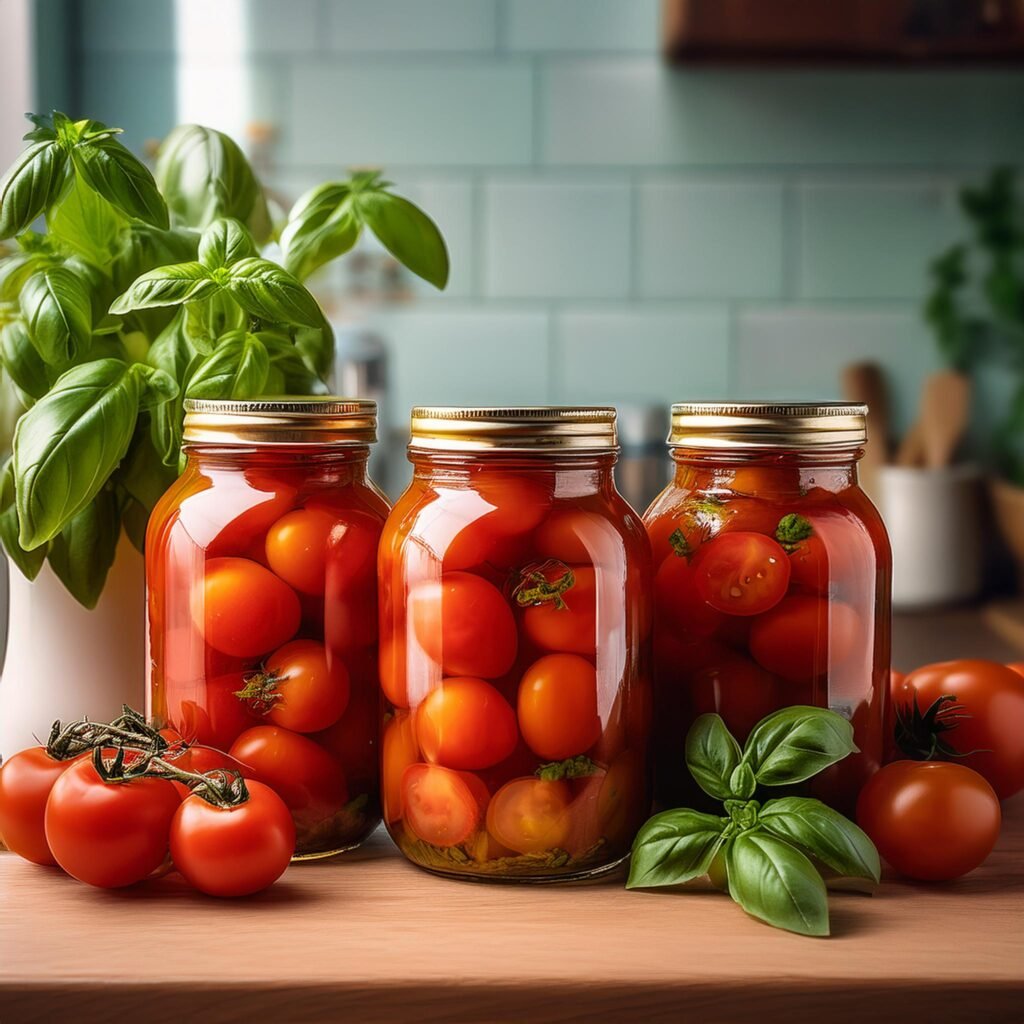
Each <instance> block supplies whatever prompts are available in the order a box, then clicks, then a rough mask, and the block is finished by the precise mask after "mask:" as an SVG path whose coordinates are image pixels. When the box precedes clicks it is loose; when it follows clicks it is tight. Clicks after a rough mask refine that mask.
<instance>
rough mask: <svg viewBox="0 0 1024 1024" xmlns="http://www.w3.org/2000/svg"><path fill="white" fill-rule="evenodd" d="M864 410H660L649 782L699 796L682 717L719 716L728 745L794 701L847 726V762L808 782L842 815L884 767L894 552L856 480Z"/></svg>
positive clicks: (653, 514)
mask: <svg viewBox="0 0 1024 1024" xmlns="http://www.w3.org/2000/svg"><path fill="white" fill-rule="evenodd" d="M865 413H866V408H865V407H864V406H861V405H846V404H824V405H800V404H768V403H732V402H727V403H704V402H701V403H683V404H680V405H675V406H673V407H672V430H671V434H670V436H669V448H670V450H671V454H672V459H673V460H674V462H675V476H674V479H673V481H672V482H671V483H670V484H669V486H668V487H667V488H666V489H665V490H664V491H663V492H662V493H661V495H659V497H658V498H656V499H655V501H654V503H653V504H652V505H651V507H650V508H649V509H648V510H647V512H646V514H645V516H644V521H645V523H646V524H647V530H648V533H649V534H650V538H651V546H652V550H653V554H654V570H655V579H654V601H655V626H654V651H655V655H654V657H655V670H654V679H655V722H656V742H655V747H656V755H655V757H656V770H655V778H656V788H657V796H658V799H659V800H660V801H662V802H664V803H666V804H669V805H678V804H680V803H685V802H688V801H692V800H694V799H696V793H695V786H694V784H693V782H692V780H691V779H690V778H689V776H688V773H687V771H686V768H685V765H684V761H683V742H684V739H685V736H686V732H687V729H688V728H689V726H690V724H691V723H692V721H693V720H694V719H695V718H696V717H697V716H698V715H701V714H704V713H707V712H716V713H718V714H719V715H721V716H722V718H723V719H724V721H725V723H726V725H727V726H728V727H729V729H730V730H731V731H732V732H733V734H734V735H735V736H736V738H737V740H739V742H740V743H743V741H744V740H745V739H746V736H747V734H748V733H749V732H750V730H751V728H752V727H753V726H754V725H755V724H756V723H757V722H758V721H760V719H762V718H763V717H764V716H765V715H768V714H770V713H771V712H773V711H775V710H778V709H779V708H781V707H786V706H789V705H793V704H811V705H817V706H821V707H828V708H831V709H832V710H833V711H836V712H838V713H839V714H841V715H843V716H844V717H845V718H847V719H849V720H850V721H851V722H852V724H853V729H854V738H855V741H856V743H857V745H858V747H859V748H860V753H859V754H856V755H853V756H851V757H849V758H847V759H845V760H844V761H841V762H840V763H839V764H837V765H835V766H833V767H832V768H831V769H829V770H828V771H826V772H825V773H823V774H822V775H821V776H818V777H817V778H815V779H814V780H813V781H812V788H813V791H814V793H815V795H818V796H820V797H822V798H823V799H826V800H827V801H828V802H829V803H832V804H833V805H835V806H838V807H842V808H845V809H851V808H852V805H853V802H854V800H855V799H856V796H857V793H858V791H859V789H860V787H861V785H862V784H863V782H864V781H866V779H867V778H868V776H869V775H870V774H871V773H872V772H873V771H874V770H876V769H877V768H878V766H879V765H880V764H881V762H882V758H883V754H884V751H885V747H886V746H887V742H886V736H885V721H886V710H887V702H888V699H889V693H888V674H889V655H890V650H889V644H890V586H891V555H890V551H889V542H888V538H887V537H886V533H885V528H884V526H883V525H882V520H881V518H880V516H879V514H878V512H877V511H876V510H875V508H874V506H873V505H872V504H871V502H870V501H869V500H868V498H867V497H866V495H865V494H864V492H863V491H862V490H861V489H860V487H859V486H858V483H857V460H858V459H859V458H860V456H861V454H862V449H863V445H864V443H865V440H866V427H865Z"/></svg>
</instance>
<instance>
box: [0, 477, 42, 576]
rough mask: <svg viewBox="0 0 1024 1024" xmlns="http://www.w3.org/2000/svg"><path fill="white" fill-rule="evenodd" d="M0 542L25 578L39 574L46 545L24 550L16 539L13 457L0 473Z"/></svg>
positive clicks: (16, 512)
mask: <svg viewBox="0 0 1024 1024" xmlns="http://www.w3.org/2000/svg"><path fill="white" fill-rule="evenodd" d="M0 542H2V543H3V546H4V550H5V551H6V552H7V557H8V558H9V559H10V560H11V561H12V562H13V563H14V564H15V565H16V566H17V567H18V568H19V569H20V570H21V574H22V575H23V576H24V577H25V578H26V579H30V580H34V579H35V578H36V577H37V576H38V575H39V570H40V569H41V568H42V567H43V562H45V561H46V550H47V546H46V545H45V544H43V545H42V546H41V547H38V548H35V549H34V550H32V551H26V550H25V549H24V548H23V547H22V546H21V544H20V543H19V541H18V509H17V507H16V499H15V486H14V460H13V458H9V459H8V460H7V461H6V462H5V463H4V468H3V472H2V474H0Z"/></svg>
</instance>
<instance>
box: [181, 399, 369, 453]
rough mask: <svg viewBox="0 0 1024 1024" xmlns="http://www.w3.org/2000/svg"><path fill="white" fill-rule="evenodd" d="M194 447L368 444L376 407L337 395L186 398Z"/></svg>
mask: <svg viewBox="0 0 1024 1024" xmlns="http://www.w3.org/2000/svg"><path fill="white" fill-rule="evenodd" d="M184 406H185V425H184V433H183V436H182V440H183V441H184V442H185V443H186V444H189V443H192V444H196V443H198V444H245V445H304V444H308V445H332V446H335V445H365V444H370V443H372V442H373V441H376V440H377V403H376V402H372V401H369V400H367V399H363V398H339V397H337V396H335V395H325V396H323V397H320V396H308V395H303V396H299V397H290V396H276V395H275V396H271V397H264V398H253V399H206V398H187V399H185V403H184Z"/></svg>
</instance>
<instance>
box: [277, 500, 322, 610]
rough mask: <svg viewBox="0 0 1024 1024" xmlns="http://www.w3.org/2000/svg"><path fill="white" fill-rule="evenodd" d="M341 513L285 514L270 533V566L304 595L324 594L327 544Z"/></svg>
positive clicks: (305, 511) (305, 510)
mask: <svg viewBox="0 0 1024 1024" xmlns="http://www.w3.org/2000/svg"><path fill="white" fill-rule="evenodd" d="M337 522H338V513H337V512H333V511H331V510H330V509H328V508H324V507H316V506H314V507H310V508H297V509H293V510H292V511H291V512H286V513H285V514H284V515H283V516H281V518H280V519H278V520H277V522H276V523H274V525H273V526H271V527H270V529H269V530H268V531H267V542H266V551H267V563H268V564H269V566H270V568H271V569H272V570H273V571H274V572H275V573H277V575H278V576H280V577H281V579H283V580H284V581H285V583H288V584H289V585H290V586H292V587H294V588H295V589H296V590H298V591H301V592H302V593H303V594H323V592H324V581H325V579H326V566H327V559H326V554H327V542H328V540H329V538H330V536H331V531H332V530H333V529H334V528H335V525H336V524H337Z"/></svg>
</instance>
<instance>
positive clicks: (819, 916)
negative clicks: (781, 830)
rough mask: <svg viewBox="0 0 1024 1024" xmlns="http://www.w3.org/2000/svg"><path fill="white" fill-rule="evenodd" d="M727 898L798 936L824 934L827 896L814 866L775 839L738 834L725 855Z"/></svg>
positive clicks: (754, 914)
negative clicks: (727, 883) (727, 880)
mask: <svg viewBox="0 0 1024 1024" xmlns="http://www.w3.org/2000/svg"><path fill="white" fill-rule="evenodd" d="M726 870H727V872H728V877H729V895H730V896H731V897H732V898H733V899H734V900H735V901H736V902H737V903H738V904H739V905H740V906H741V907H742V908H743V909H744V910H745V911H746V912H747V913H748V914H750V915H751V916H753V917H756V918H759V919H760V920H762V921H765V922H766V923H767V924H770V925H774V926H775V927H776V928H785V929H786V930H787V931H791V932H797V933H798V934H800V935H828V932H829V927H828V897H827V895H826V893H825V883H824V882H823V881H822V880H821V876H820V875H819V874H818V872H817V871H815V870H814V865H813V864H812V863H811V862H810V861H809V860H808V859H807V858H806V857H805V856H804V855H803V854H802V853H801V852H800V851H799V850H796V849H794V848H793V847H792V846H790V845H789V844H788V843H784V842H783V841H782V840H781V839H776V838H775V837H774V836H771V835H767V834H765V833H763V832H760V831H754V832H743V833H741V834H740V835H738V836H736V838H735V839H733V840H732V842H731V843H730V844H729V849H728V852H727V853H726Z"/></svg>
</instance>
